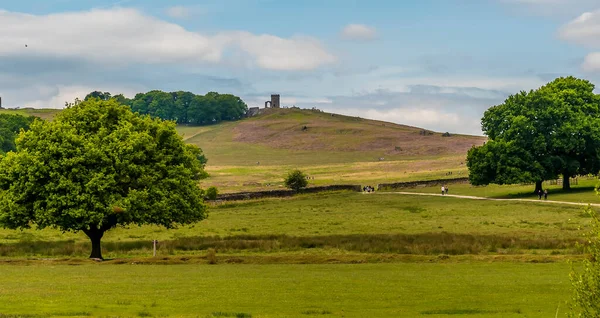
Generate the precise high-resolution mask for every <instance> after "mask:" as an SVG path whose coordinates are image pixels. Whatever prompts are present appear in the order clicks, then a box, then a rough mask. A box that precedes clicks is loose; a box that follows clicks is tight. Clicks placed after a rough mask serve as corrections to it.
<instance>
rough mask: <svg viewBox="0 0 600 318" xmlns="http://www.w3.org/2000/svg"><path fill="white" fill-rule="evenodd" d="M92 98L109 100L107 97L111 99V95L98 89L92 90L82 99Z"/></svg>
mask: <svg viewBox="0 0 600 318" xmlns="http://www.w3.org/2000/svg"><path fill="white" fill-rule="evenodd" d="M121 96H123V95H121ZM92 98H99V99H101V100H109V99H111V95H110V93H109V92H104V93H103V92H100V91H93V92H91V93H89V94H87V95H86V96H85V98H84V99H83V100H89V99H92Z"/></svg>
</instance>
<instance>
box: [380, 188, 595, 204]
mask: <svg viewBox="0 0 600 318" xmlns="http://www.w3.org/2000/svg"><path fill="white" fill-rule="evenodd" d="M378 194H404V195H422V196H437V197H441V196H444V197H451V198H460V199H470V200H490V201H519V202H535V203H549V204H570V205H583V206H587V205H590V206H597V207H600V204H598V203H581V202H567V201H553V200H543V199H542V200H539V199H538V200H535V199H504V198H486V197H476V196H471V195H457V194H444V195H442V194H437V193H419V192H402V191H394V192H378Z"/></svg>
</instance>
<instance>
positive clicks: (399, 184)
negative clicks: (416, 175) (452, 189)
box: [377, 178, 469, 190]
mask: <svg viewBox="0 0 600 318" xmlns="http://www.w3.org/2000/svg"><path fill="white" fill-rule="evenodd" d="M460 183H469V178H454V179H438V180H427V181H410V182H396V183H382V184H378V185H377V190H394V189H406V188H416V187H432V186H440V187H441V186H443V185H445V184H460Z"/></svg>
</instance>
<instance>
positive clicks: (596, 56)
mask: <svg viewBox="0 0 600 318" xmlns="http://www.w3.org/2000/svg"><path fill="white" fill-rule="evenodd" d="M558 36H559V38H561V39H563V40H565V41H568V42H572V43H575V44H579V45H581V46H583V47H588V48H592V49H598V48H600V10H597V11H592V12H585V13H583V14H581V15H580V16H579V17H577V18H575V19H574V20H572V21H571V22H569V23H567V24H565V25H564V26H562V27H561V28H560V29H559V31H558ZM581 68H582V69H583V70H584V71H587V72H596V71H600V53H599V52H595V53H590V54H588V55H587V56H586V57H585V59H584V62H583V64H582V65H581Z"/></svg>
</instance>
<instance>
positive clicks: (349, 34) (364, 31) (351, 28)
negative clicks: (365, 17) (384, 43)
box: [341, 24, 377, 41]
mask: <svg viewBox="0 0 600 318" xmlns="http://www.w3.org/2000/svg"><path fill="white" fill-rule="evenodd" d="M341 37H342V38H344V39H347V40H360V41H369V40H374V39H375V38H377V30H376V29H375V28H374V27H370V26H368V25H364V24H348V25H346V26H345V27H344V28H343V29H342V32H341Z"/></svg>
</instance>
